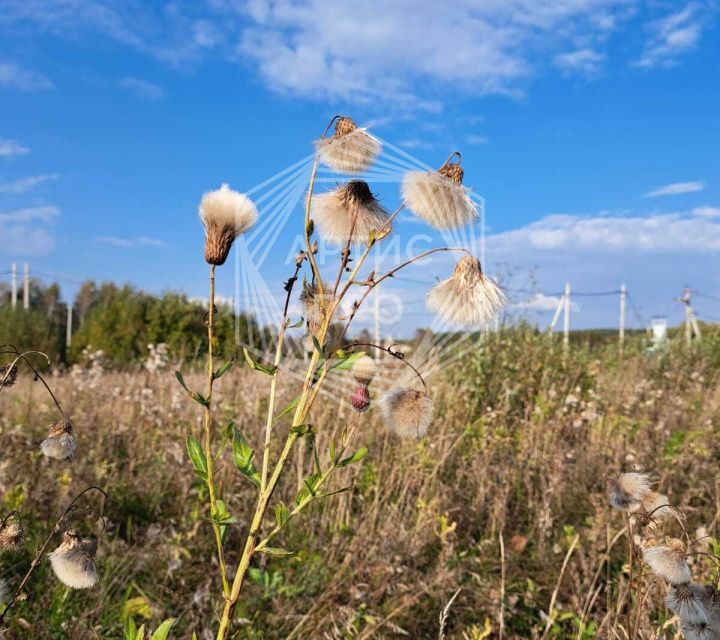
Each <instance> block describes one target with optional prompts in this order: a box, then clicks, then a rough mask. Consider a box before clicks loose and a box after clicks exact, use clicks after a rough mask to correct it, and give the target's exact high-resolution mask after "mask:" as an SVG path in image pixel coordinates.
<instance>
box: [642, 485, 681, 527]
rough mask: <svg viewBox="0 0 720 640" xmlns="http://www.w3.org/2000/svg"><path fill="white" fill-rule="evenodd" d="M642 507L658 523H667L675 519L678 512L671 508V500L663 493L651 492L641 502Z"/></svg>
mask: <svg viewBox="0 0 720 640" xmlns="http://www.w3.org/2000/svg"><path fill="white" fill-rule="evenodd" d="M641 507H642V509H643V511H645V513H647V514H648V516H649V517H650V518H652V519H653V520H654V521H656V522H665V521H666V520H670V519H671V518H673V517H675V515H676V513H677V512H676V511H675V509H673V508H672V507H671V506H670V500H669V499H668V497H667V496H666V495H664V494H662V493H657V491H650V492H649V493H648V494H647V495H646V496H645V497H644V498H643V499H642V501H641Z"/></svg>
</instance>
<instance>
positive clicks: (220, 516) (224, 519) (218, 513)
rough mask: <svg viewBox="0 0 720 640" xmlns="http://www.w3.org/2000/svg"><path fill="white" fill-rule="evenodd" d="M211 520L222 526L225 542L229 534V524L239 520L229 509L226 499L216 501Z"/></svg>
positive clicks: (221, 533) (221, 530)
mask: <svg viewBox="0 0 720 640" xmlns="http://www.w3.org/2000/svg"><path fill="white" fill-rule="evenodd" d="M210 520H211V521H212V522H213V523H214V524H216V525H218V526H219V527H220V536H221V537H222V540H223V542H224V541H225V536H226V535H227V525H229V524H233V523H234V522H237V519H236V518H233V517H232V516H231V515H230V512H229V511H228V510H227V505H226V504H225V501H224V500H216V501H215V511H214V512H213V513H212V515H211V517H210Z"/></svg>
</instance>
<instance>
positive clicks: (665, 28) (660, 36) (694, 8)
mask: <svg viewBox="0 0 720 640" xmlns="http://www.w3.org/2000/svg"><path fill="white" fill-rule="evenodd" d="M711 10H712V9H711V8H710V7H709V6H708V5H706V4H705V3H703V2H690V3H689V4H687V5H686V6H685V8H684V9H682V10H681V11H677V12H675V13H671V14H670V15H668V16H665V17H664V18H661V19H659V20H654V21H653V22H651V23H650V24H649V25H648V30H649V31H650V38H649V39H648V42H647V43H646V45H645V49H644V50H643V54H642V56H641V57H640V59H639V60H638V61H637V62H636V63H635V66H638V67H656V66H659V65H668V64H672V63H674V62H675V61H676V59H677V57H678V56H679V55H680V54H682V53H684V52H686V51H688V50H690V49H692V48H694V47H695V46H696V45H697V44H698V42H699V41H700V37H701V35H702V29H703V26H704V22H705V16H704V13H705V12H706V11H711Z"/></svg>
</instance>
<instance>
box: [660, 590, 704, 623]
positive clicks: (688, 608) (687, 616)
mask: <svg viewBox="0 0 720 640" xmlns="http://www.w3.org/2000/svg"><path fill="white" fill-rule="evenodd" d="M704 596H705V587H704V586H703V585H701V584H698V583H697V582H692V583H690V584H677V585H672V586H671V587H670V589H668V592H667V594H666V595H665V606H667V608H668V609H670V611H672V612H673V613H674V614H675V615H677V616H678V617H679V618H680V619H681V620H683V621H684V622H687V623H689V624H707V620H708V617H707V614H706V612H705V606H704V604H703V601H704V599H705V598H704Z"/></svg>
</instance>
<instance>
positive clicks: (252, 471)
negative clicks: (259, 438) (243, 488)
mask: <svg viewBox="0 0 720 640" xmlns="http://www.w3.org/2000/svg"><path fill="white" fill-rule="evenodd" d="M232 453H233V462H234V463H235V466H236V467H237V468H238V471H240V473H242V474H243V475H244V476H245V477H246V478H247V479H248V480H250V482H252V483H253V484H254V485H255V486H256V487H258V488H260V474H259V473H258V471H257V469H256V468H255V465H254V464H253V463H252V461H253V458H254V457H255V451H254V449H253V448H252V447H251V446H250V445H249V444H248V441H247V440H246V439H245V436H243V434H242V433H240V430H239V429H237V428H236V429H234V433H233V445H232Z"/></svg>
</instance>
